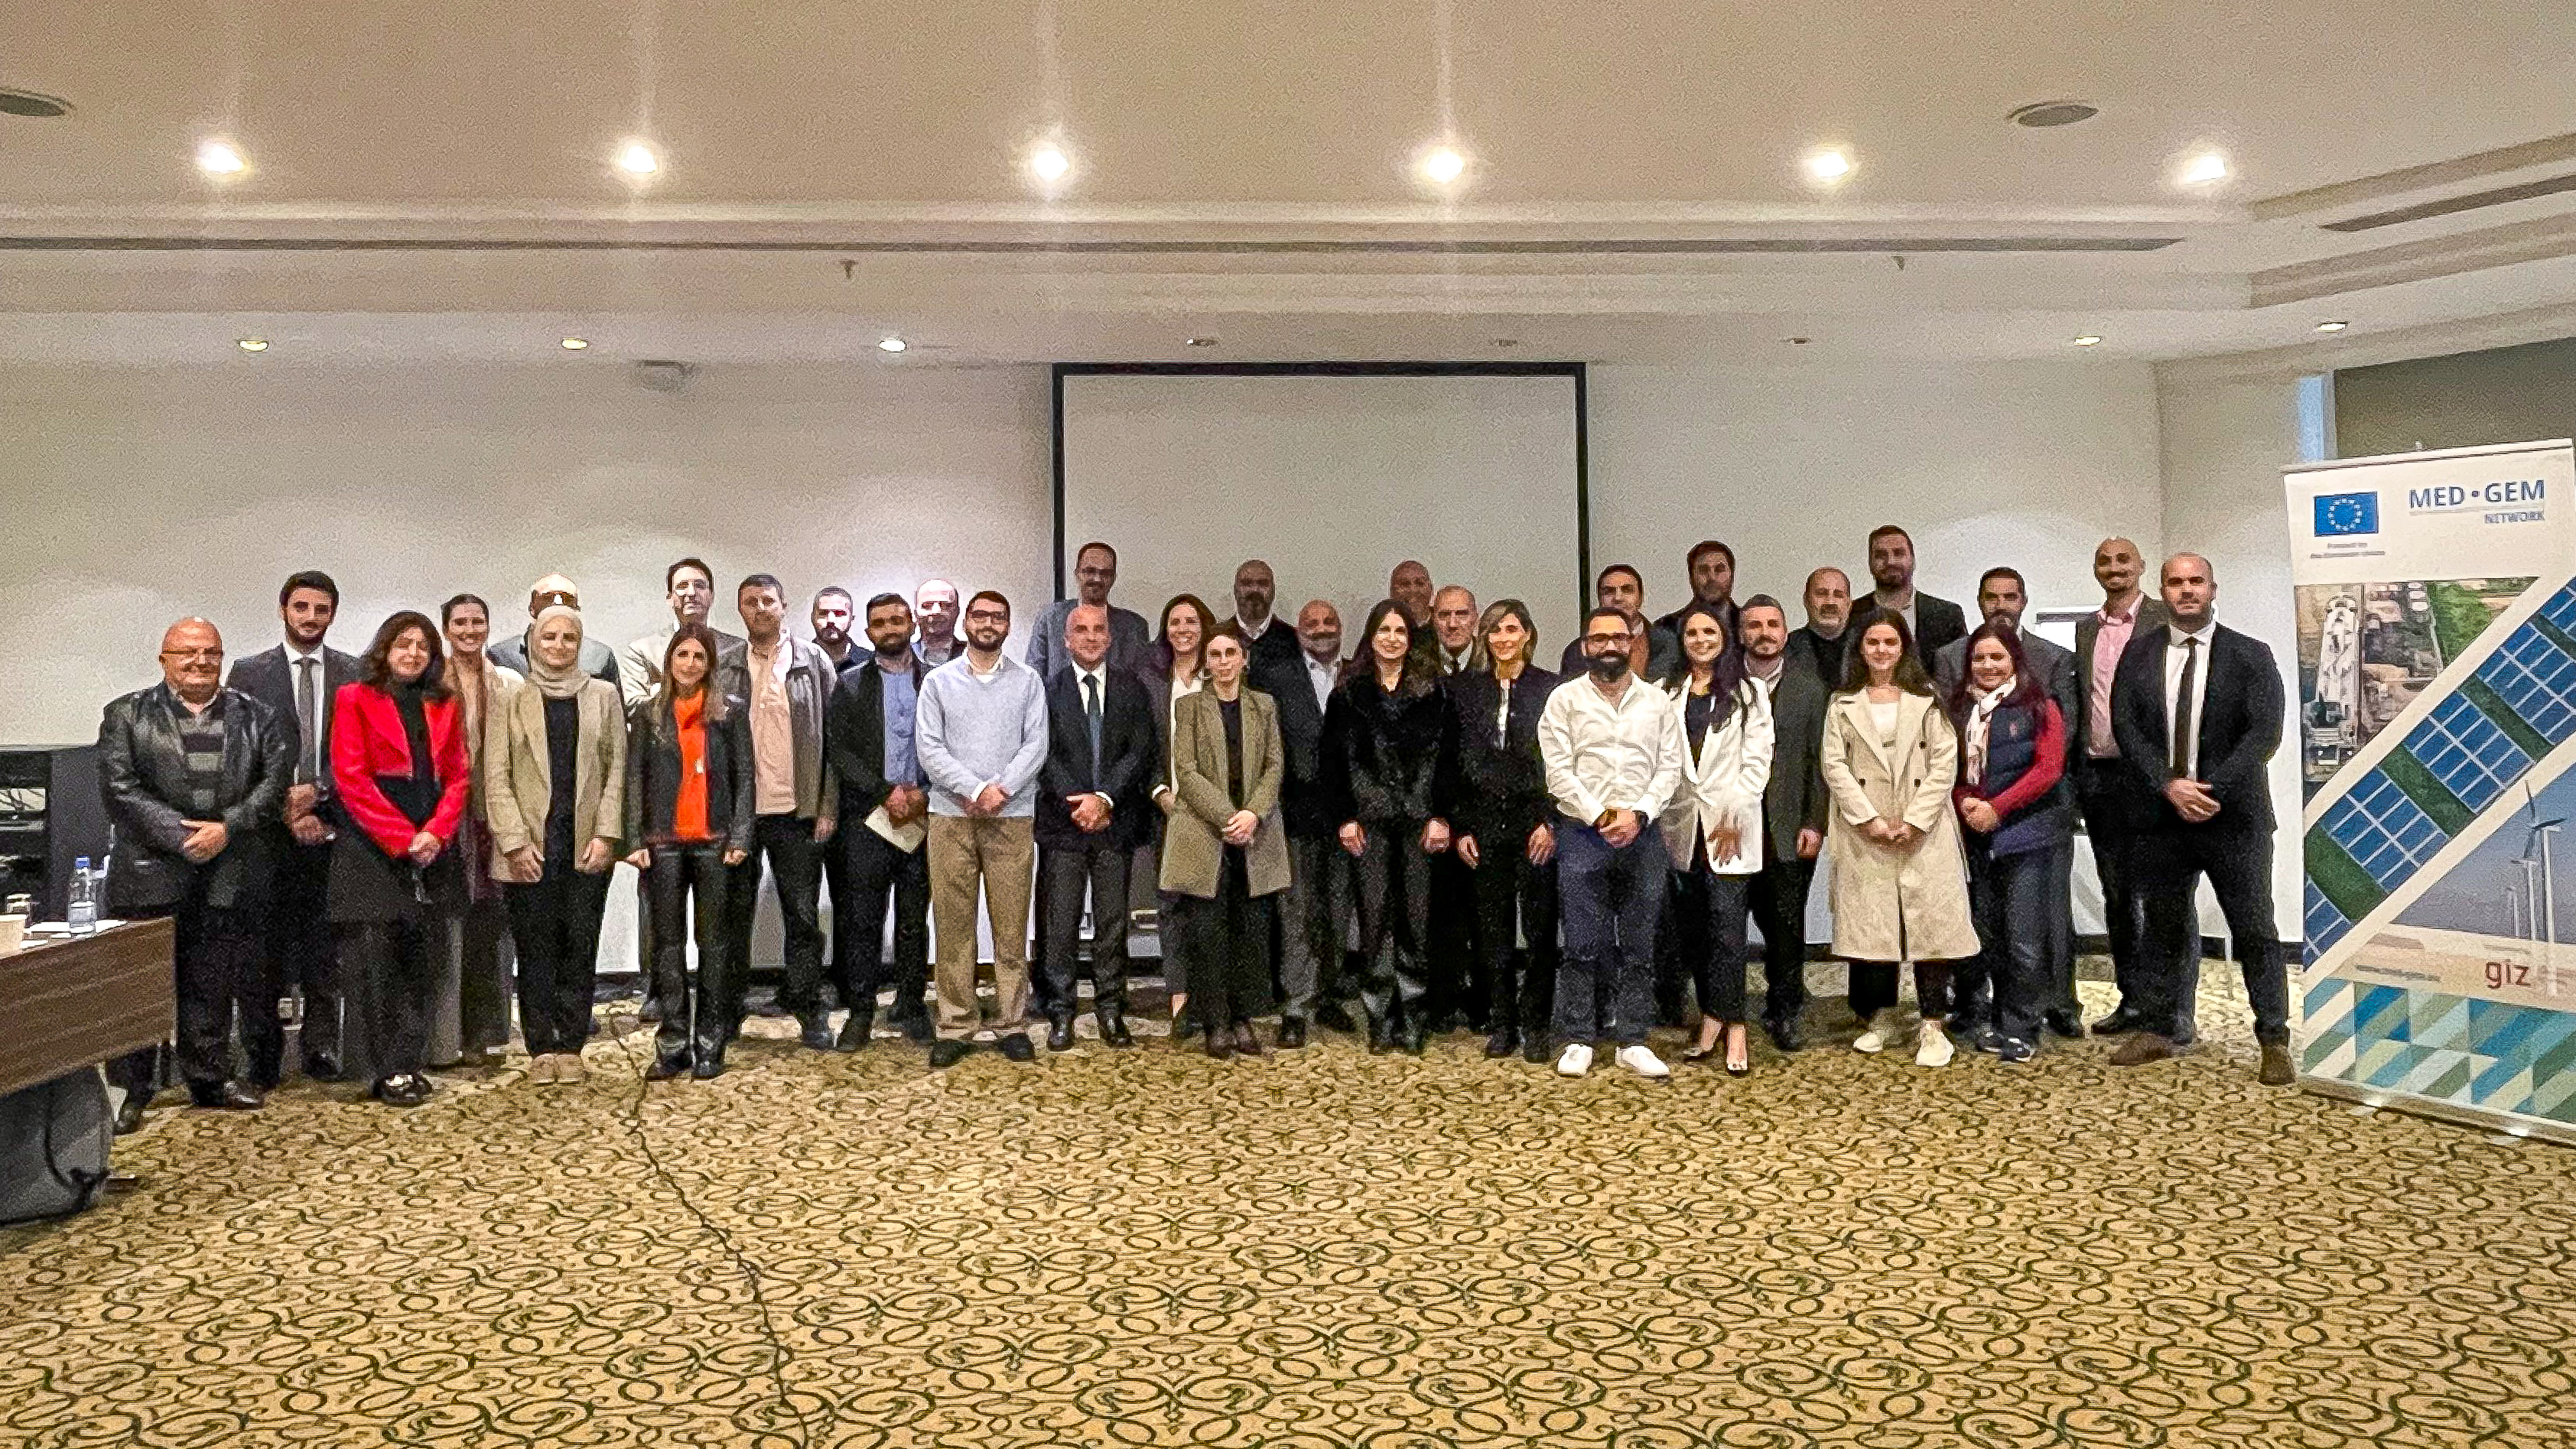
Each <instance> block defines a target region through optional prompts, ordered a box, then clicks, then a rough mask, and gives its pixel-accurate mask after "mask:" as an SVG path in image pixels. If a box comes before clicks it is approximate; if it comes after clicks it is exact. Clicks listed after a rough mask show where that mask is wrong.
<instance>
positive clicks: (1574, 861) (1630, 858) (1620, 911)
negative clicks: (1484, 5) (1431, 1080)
mask: <svg viewBox="0 0 2576 1449" xmlns="http://www.w3.org/2000/svg"><path fill="white" fill-rule="evenodd" d="M1630 612H1631V611H1630V610H1627V609H1623V608H1620V607H1618V606H1616V605H1604V606H1603V607H1601V608H1597V609H1594V610H1593V611H1592V612H1591V614H1590V615H1588V616H1587V617H1586V618H1585V619H1584V621H1583V635H1582V640H1581V642H1582V645H1583V662H1584V665H1585V673H1584V674H1583V675H1582V676H1581V677H1578V678H1573V679H1568V680H1567V681H1566V682H1565V683H1563V684H1560V685H1558V686H1557V687H1556V692H1555V693H1553V694H1550V695H1549V696H1548V697H1547V707H1546V708H1545V709H1543V710H1541V711H1540V712H1539V717H1538V750H1539V758H1540V759H1541V760H1542V761H1543V762H1544V763H1545V765H1546V767H1547V789H1548V793H1549V794H1550V795H1551V796H1553V797H1555V800H1556V808H1557V811H1558V812H1559V816H1560V818H1559V819H1558V821H1557V822H1556V883H1557V892H1558V895H1559V898H1560V901H1561V915H1560V920H1561V921H1562V922H1563V923H1564V927H1565V947H1564V951H1563V953H1562V955H1561V956H1560V957H1559V959H1558V963H1557V970H1556V1034H1557V1037H1558V1039H1559V1040H1561V1041H1562V1042H1564V1044H1565V1046H1564V1050H1563V1051H1562V1053H1560V1054H1559V1055H1558V1057H1557V1059H1556V1070H1557V1072H1558V1074H1559V1075H1562V1076H1568V1077H1579V1076H1582V1075H1583V1074H1584V1073H1585V1072H1587V1071H1590V1070H1591V1069H1592V1043H1593V1040H1594V1038H1595V1037H1596V1036H1601V1035H1606V1036H1608V1037H1609V1038H1610V1040H1611V1041H1612V1043H1613V1044H1614V1046H1615V1048H1616V1050H1617V1054H1618V1062H1619V1065H1621V1066H1623V1067H1625V1068H1627V1069H1628V1070H1629V1071H1632V1072H1635V1073H1636V1074H1637V1075H1639V1076H1641V1077H1646V1078H1650V1079H1654V1078H1664V1077H1669V1076H1670V1075H1671V1071H1670V1069H1669V1068H1667V1067H1666V1066H1665V1065H1664V1063H1663V1060H1662V1059H1661V1058H1659V1057H1657V1056H1656V1055H1655V1054H1654V1052H1652V1051H1650V1050H1648V1048H1647V1046H1646V1028H1647V1027H1648V1026H1649V1025H1651V1024H1652V1023H1653V1018H1654V1001H1653V985H1654V970H1655V921H1656V915H1657V913H1658V912H1659V911H1660V910H1661V908H1662V906H1663V900H1664V877H1665V875H1666V874H1667V873H1669V872H1670V870H1671V869H1672V860H1671V856H1670V855H1669V854H1668V853H1667V852H1666V851H1665V849H1664V836H1663V832H1662V831H1660V830H1654V829H1650V828H1649V827H1650V826H1652V825H1653V823H1654V816H1655V813H1656V812H1657V811H1659V810H1661V809H1663V808H1664V802H1665V801H1667V800H1670V799H1671V798H1672V796H1673V790H1674V787H1675V786H1677V785H1678V784H1679V783H1680V781H1681V772H1682V758H1683V752H1684V750H1685V749H1686V748H1687V746H1686V742H1685V737H1684V735H1683V732H1682V717H1681V712H1680V711H1679V710H1677V709H1675V708H1674V707H1673V703H1672V700H1671V698H1670V697H1669V696H1667V695H1666V694H1665V693H1664V692H1663V691H1662V690H1660V689H1657V688H1655V687H1654V686H1652V685H1650V684H1646V683H1644V682H1643V681H1641V680H1639V679H1638V678H1637V677H1636V676H1635V675H1634V674H1633V673H1632V672H1631V660H1630V654H1629V651H1630V648H1631V646H1632V645H1633V644H1634V643H1635V634H1634V631H1633V628H1632V625H1631V622H1630V617H1629V616H1630ZM1596 1001H1598V1002H1599V1003H1600V1004H1602V1005H1606V1007H1607V1008H1608V1009H1607V1010H1606V1011H1601V1010H1598V1009H1597V1008H1596Z"/></svg>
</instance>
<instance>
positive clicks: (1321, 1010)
mask: <svg viewBox="0 0 2576 1449" xmlns="http://www.w3.org/2000/svg"><path fill="white" fill-rule="evenodd" d="M1315 1025H1317V1026H1321V1027H1329V1028H1331V1029H1332V1030H1334V1031H1350V1032H1356V1031H1358V1030H1359V1029H1360V1024H1359V1023H1358V1022H1357V1021H1355V1020H1353V1019H1352V1017H1351V1013H1350V1010H1349V1008H1347V1007H1345V1006H1343V1005H1342V1004H1341V1003H1340V1002H1338V1001H1327V1002H1325V1003H1324V1004H1323V1005H1321V1006H1319V1007H1317V1008H1315Z"/></svg>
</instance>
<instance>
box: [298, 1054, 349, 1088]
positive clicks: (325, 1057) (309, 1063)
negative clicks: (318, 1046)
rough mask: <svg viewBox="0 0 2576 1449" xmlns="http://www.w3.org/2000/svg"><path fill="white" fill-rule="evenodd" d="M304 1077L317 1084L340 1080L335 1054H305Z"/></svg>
mask: <svg viewBox="0 0 2576 1449" xmlns="http://www.w3.org/2000/svg"><path fill="white" fill-rule="evenodd" d="M304 1075H306V1076H308V1077H311V1078H312V1079H313V1080H315V1081H317V1082H336V1081H338V1080H340V1058H339V1054H338V1053H336V1052H306V1053H305V1054H304Z"/></svg>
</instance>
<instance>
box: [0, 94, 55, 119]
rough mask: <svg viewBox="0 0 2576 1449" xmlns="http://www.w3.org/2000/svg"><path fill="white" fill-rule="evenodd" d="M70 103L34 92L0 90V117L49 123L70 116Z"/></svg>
mask: <svg viewBox="0 0 2576 1449" xmlns="http://www.w3.org/2000/svg"><path fill="white" fill-rule="evenodd" d="M71 110H72V103H71V102H69V101H66V100H62V99H60V98H58V97H55V96H44V95H38V94H37V93H35V92H34V91H13V90H8V89H5V88H0V116H21V117H24V118H26V119H27V120H30V121H50V120H52V119H54V118H55V117H56V116H68V115H70V114H71Z"/></svg>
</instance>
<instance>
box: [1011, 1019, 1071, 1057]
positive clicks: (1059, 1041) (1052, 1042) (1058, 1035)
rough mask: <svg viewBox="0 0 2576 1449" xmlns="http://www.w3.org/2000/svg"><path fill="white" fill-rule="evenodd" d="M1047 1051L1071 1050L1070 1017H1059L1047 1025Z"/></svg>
mask: <svg viewBox="0 0 2576 1449" xmlns="http://www.w3.org/2000/svg"><path fill="white" fill-rule="evenodd" d="M1004 1050H1005V1051H1006V1052H1007V1051H1008V1050H1009V1049H1008V1048H1004ZM1047 1050H1048V1051H1051V1052H1069V1051H1071V1050H1073V1018H1072V1017H1069V1016H1059V1017H1056V1018H1055V1019H1053V1020H1051V1021H1049V1022H1048V1023H1047Z"/></svg>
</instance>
